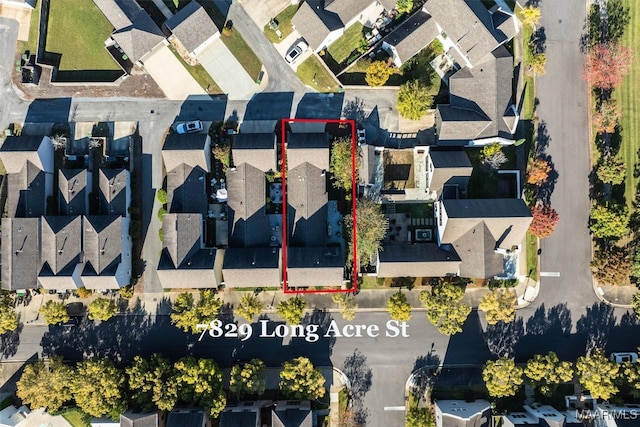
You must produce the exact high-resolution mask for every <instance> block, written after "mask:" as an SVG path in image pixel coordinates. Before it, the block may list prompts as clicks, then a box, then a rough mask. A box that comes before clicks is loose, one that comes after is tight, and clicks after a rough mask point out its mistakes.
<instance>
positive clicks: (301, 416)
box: [271, 407, 312, 427]
mask: <svg viewBox="0 0 640 427" xmlns="http://www.w3.org/2000/svg"><path fill="white" fill-rule="evenodd" d="M311 419H312V416H311V408H309V407H306V408H305V407H299V408H295V407H286V408H285V409H278V407H276V409H275V410H274V411H272V412H271V420H272V421H271V423H272V424H271V425H272V427H311V425H312V424H311V421H312V420H311Z"/></svg>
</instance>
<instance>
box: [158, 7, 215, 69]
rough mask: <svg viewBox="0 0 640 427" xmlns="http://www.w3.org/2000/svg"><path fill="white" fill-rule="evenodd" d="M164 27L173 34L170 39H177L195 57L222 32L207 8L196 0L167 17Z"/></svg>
mask: <svg viewBox="0 0 640 427" xmlns="http://www.w3.org/2000/svg"><path fill="white" fill-rule="evenodd" d="M164 27H165V28H166V29H167V31H168V32H169V33H170V34H171V36H170V37H169V41H174V40H176V41H177V42H178V43H180V44H181V45H182V46H183V47H184V49H185V50H186V51H187V52H188V53H189V56H190V57H191V58H193V59H195V58H196V57H197V56H198V54H199V53H200V52H202V51H203V50H204V49H205V48H206V47H207V46H208V45H210V44H211V42H213V41H214V40H216V39H217V38H219V37H220V32H219V31H218V28H217V27H216V25H215V24H214V22H213V20H212V19H211V17H209V14H208V13H207V11H206V10H204V8H203V7H202V6H201V5H200V3H198V2H197V1H195V0H191V2H190V3H188V4H187V5H186V6H184V7H183V8H182V9H180V10H178V11H177V12H176V14H175V15H173V16H172V17H171V18H169V19H167V21H165V23H164Z"/></svg>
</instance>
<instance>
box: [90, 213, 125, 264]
mask: <svg viewBox="0 0 640 427" xmlns="http://www.w3.org/2000/svg"><path fill="white" fill-rule="evenodd" d="M82 233H83V241H84V244H83V251H84V260H85V264H84V268H83V270H82V275H83V276H97V275H104V276H113V275H114V274H116V270H117V268H118V264H119V263H120V260H121V256H122V217H121V216H119V215H99V216H94V215H92V216H86V217H84V224H83V227H82Z"/></svg>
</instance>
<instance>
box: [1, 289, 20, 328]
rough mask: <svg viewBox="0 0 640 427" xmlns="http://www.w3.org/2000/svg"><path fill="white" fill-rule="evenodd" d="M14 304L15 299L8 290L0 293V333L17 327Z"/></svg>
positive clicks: (16, 314)
mask: <svg viewBox="0 0 640 427" xmlns="http://www.w3.org/2000/svg"><path fill="white" fill-rule="evenodd" d="M14 304H15V300H14V298H13V297H12V296H11V295H10V294H9V293H8V292H1V293H0V335H3V334H6V333H7V332H13V331H15V330H16V329H18V326H19V321H18V313H16V310H15V309H14Z"/></svg>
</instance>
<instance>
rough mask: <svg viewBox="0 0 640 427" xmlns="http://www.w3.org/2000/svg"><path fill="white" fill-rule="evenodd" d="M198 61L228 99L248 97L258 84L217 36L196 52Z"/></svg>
mask: <svg viewBox="0 0 640 427" xmlns="http://www.w3.org/2000/svg"><path fill="white" fill-rule="evenodd" d="M198 61H199V62H200V64H202V66H203V67H204V69H205V70H207V73H209V75H210V76H211V77H213V80H215V82H216V83H217V84H218V86H220V89H222V92H224V93H226V94H227V96H228V97H229V99H249V98H251V95H252V94H253V93H254V92H255V91H256V90H257V89H258V85H257V84H256V82H254V81H253V79H252V78H251V77H250V76H249V74H247V72H246V71H245V69H244V68H243V67H242V65H241V64H240V63H239V62H238V60H237V59H236V57H235V56H233V54H232V53H231V51H230V50H229V49H228V48H227V46H225V44H224V43H223V42H222V40H220V39H219V38H218V39H216V40H214V41H213V42H212V43H211V44H209V46H207V47H206V48H205V50H204V51H202V52H201V53H200V54H198Z"/></svg>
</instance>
